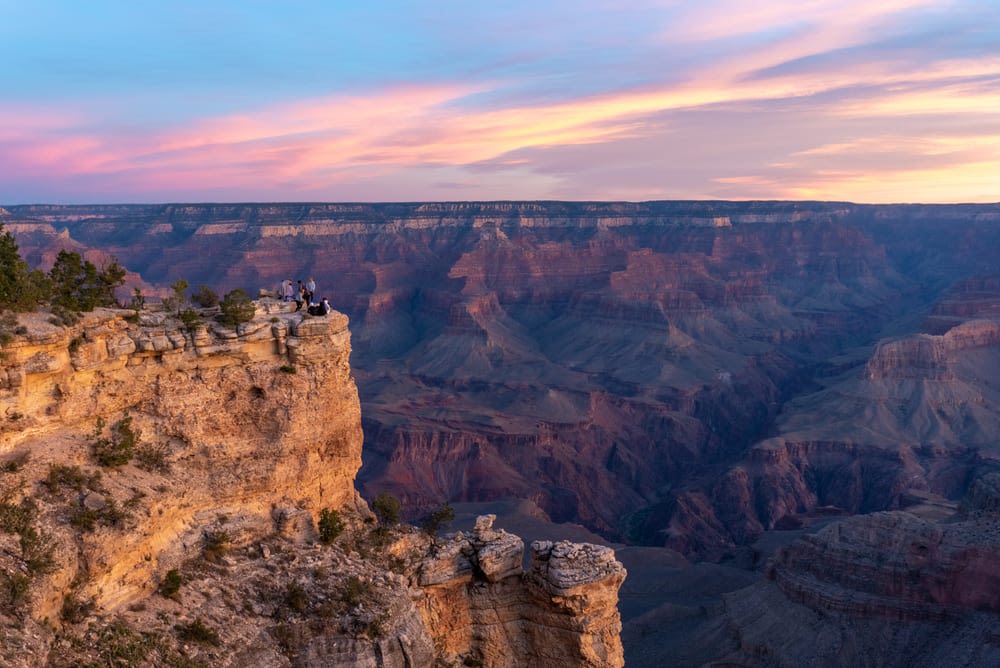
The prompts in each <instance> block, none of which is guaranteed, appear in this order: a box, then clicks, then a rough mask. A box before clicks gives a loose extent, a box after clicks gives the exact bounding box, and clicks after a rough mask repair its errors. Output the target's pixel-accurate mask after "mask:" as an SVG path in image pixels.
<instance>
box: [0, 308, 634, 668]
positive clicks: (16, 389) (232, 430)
mask: <svg viewBox="0 0 1000 668" xmlns="http://www.w3.org/2000/svg"><path fill="white" fill-rule="evenodd" d="M291 309H292V307H291V306H290V305H288V304H283V303H280V302H273V301H269V300H262V301H261V302H259V303H258V305H257V313H256V316H255V317H254V319H253V320H252V321H250V322H248V323H245V324H243V325H240V326H239V327H237V328H235V329H234V328H228V327H224V326H221V325H219V324H217V323H216V322H215V321H214V317H215V315H216V314H215V312H213V311H211V310H203V311H201V313H200V316H201V320H200V322H198V323H194V324H189V325H187V326H182V325H181V323H180V322H179V321H178V320H176V319H175V318H174V317H173V316H172V315H171V314H168V313H164V312H150V311H142V312H140V313H133V312H131V311H115V310H98V311H95V312H93V313H89V314H84V315H83V317H82V319H81V320H80V321H79V322H77V323H75V324H73V325H70V326H68V327H66V326H64V325H62V324H53V323H52V322H49V319H50V317H51V316H49V315H48V314H46V313H41V312H39V313H35V314H28V315H22V316H20V318H19V321H18V326H17V328H16V331H17V335H16V336H15V338H14V341H13V342H11V343H9V344H8V345H6V346H5V347H4V348H3V353H4V356H3V358H2V359H0V370H2V373H0V415H2V416H3V417H2V420H0V439H2V440H0V585H2V586H0V645H2V648H3V656H4V665H10V666H39V665H50V666H56V667H59V666H64V665H65V666H70V665H85V664H86V665H90V664H103V663H108V662H113V661H115V660H116V658H115V657H118V656H120V655H121V654H120V653H121V652H128V653H129V655H130V656H132V657H140V656H141V657H145V660H146V661H147V662H149V663H150V664H151V665H175V664H176V663H178V662H181V663H183V662H184V661H187V662H189V663H190V662H192V661H193V662H195V663H196V664H198V665H213V666H326V665H343V666H374V665H378V666H387V667H395V666H398V667H399V668H403V667H404V666H417V665H432V664H434V663H435V662H439V663H440V662H441V661H448V660H451V659H454V658H455V657H458V656H463V657H470V656H480V655H481V656H482V657H484V661H487V663H485V664H483V665H528V664H531V665H547V662H549V661H551V662H553V663H552V664H548V665H554V663H555V662H560V661H563V660H567V661H571V662H576V661H577V659H578V658H580V660H581V661H585V662H586V663H581V664H580V665H592V666H619V665H621V661H622V660H621V643H620V641H619V639H618V635H617V634H618V631H619V630H620V621H619V617H618V613H617V609H616V607H615V606H616V602H617V589H618V586H619V585H620V584H621V580H622V579H623V578H624V571H623V570H622V568H621V565H620V564H618V563H617V562H616V561H615V560H614V555H613V552H611V551H610V550H607V549H606V548H599V547H597V546H586V545H571V544H566V545H560V546H556V547H553V546H548V547H546V548H539V551H538V554H537V557H536V563H537V564H539V565H538V566H536V567H535V569H534V572H535V573H536V574H535V575H534V576H533V577H532V579H528V578H526V577H522V574H521V569H520V560H521V553H522V549H523V546H522V545H521V543H520V539H517V538H516V537H513V536H510V535H509V534H506V533H504V532H495V531H493V530H492V529H491V528H490V526H489V523H488V522H484V523H483V524H482V525H481V526H480V527H479V528H478V529H477V531H476V532H475V534H474V536H475V541H476V542H475V555H476V557H475V563H476V568H477V569H478V570H477V571H476V572H477V573H480V574H488V576H486V575H483V577H487V580H488V581H489V583H490V586H491V587H492V586H493V585H496V587H497V588H495V589H490V588H487V590H486V591H483V590H482V589H481V588H474V587H469V586H467V585H469V584H470V582H471V581H470V580H467V579H463V578H464V574H465V571H464V570H463V569H464V566H460V567H459V569H458V571H454V572H442V577H441V578H440V579H439V580H438V581H435V582H429V581H428V582H422V581H421V578H423V577H424V575H425V574H429V573H432V572H434V571H435V570H438V571H441V569H440V558H439V557H438V556H434V557H428V556H427V554H426V549H427V546H428V545H429V539H427V538H426V537H420V536H421V535H420V534H416V533H414V532H409V533H407V532H406V531H403V530H399V529H390V528H386V527H380V528H377V529H374V528H373V527H372V522H373V521H374V518H373V516H372V514H371V513H370V511H369V510H368V508H367V505H366V504H365V503H364V501H362V500H361V499H360V497H359V495H358V493H357V492H356V491H355V489H354V485H353V483H354V477H355V475H356V473H357V471H358V468H359V467H360V458H361V441H362V435H361V428H360V427H361V424H360V410H359V402H358V396H357V390H356V387H355V385H354V382H353V378H352V376H351V369H350V365H349V355H350V332H349V330H348V328H347V318H346V316H344V315H343V314H340V313H336V312H334V313H332V314H330V315H328V316H325V317H311V316H308V315H305V314H301V313H295V312H293V311H292V310H291ZM125 447H127V448H128V453H127V455H125V456H122V457H120V458H117V459H115V458H113V457H112V455H113V456H115V457H117V456H118V455H122V450H121V448H125ZM398 535H402V536H403V537H402V538H401V539H400V540H399V541H397V542H398V543H400V544H402V545H403V547H402V548H401V551H400V552H399V553H398V554H396V555H395V556H394V557H393V558H392V559H390V558H389V556H388V554H387V553H386V547H385V545H386V538H387V537H388V538H389V539H392V537H393V536H398ZM414 537H416V538H414ZM320 539H322V542H320ZM512 545H516V546H517V549H516V554H515V553H514V552H515V551H512V550H511V549H510V548H511V546H512ZM445 551H447V550H445ZM445 571H447V569H445ZM418 574H419V575H418ZM475 577H476V579H477V582H478V577H479V576H478V575H477V576H475ZM424 585H426V586H424ZM444 591H448V592H450V594H449V595H448V602H447V605H448V606H449V607H448V610H447V613H445V611H444V609H443V608H441V607H440V596H439V594H440V592H444ZM511 592H513V594H512V593H511ZM434 601H438V603H437V604H435V603H434ZM486 608H490V609H492V610H494V611H501V610H502V611H504V614H508V615H511V618H512V619H518V620H521V621H519V622H512V623H511V624H510V625H508V626H507V627H505V628H504V633H488V634H485V635H481V634H479V633H478V630H476V629H478V628H479V626H478V624H479V621H481V618H480V616H479V615H480V612H481V611H482V610H484V609H486ZM463 610H464V611H465V612H463ZM445 614H448V615H458V617H461V618H463V619H467V620H477V621H476V623H475V624H472V626H470V627H469V628H467V629H465V630H464V631H463V628H462V627H461V626H450V625H442V624H441V623H440V621H441V620H440V619H439V617H441V616H443V615H445ZM470 623H471V621H470ZM488 626H489V625H488V624H486V625H485V626H484V628H485V627H488ZM57 628H58V629H60V634H61V635H60V636H56V635H55V630H56V629H57ZM470 629H472V630H470ZM59 637H62V638H63V640H59ZM463 641H464V642H467V645H466V646H464V647H463V646H461V645H460V643H461V642H463ZM123 647H127V648H128V649H123ZM445 648H447V649H445ZM489 657H492V658H489ZM581 657H582V658H581ZM136 660H139V659H136ZM185 665H187V664H185Z"/></svg>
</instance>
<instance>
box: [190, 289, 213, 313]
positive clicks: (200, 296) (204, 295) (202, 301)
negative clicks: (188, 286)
mask: <svg viewBox="0 0 1000 668" xmlns="http://www.w3.org/2000/svg"><path fill="white" fill-rule="evenodd" d="M191 301H192V302H194V303H195V304H197V305H198V306H200V307H202V308H212V307H213V306H218V305H219V295H217V294H215V291H214V290H212V288H210V287H208V286H207V285H200V286H198V291H197V292H194V293H192V295H191Z"/></svg>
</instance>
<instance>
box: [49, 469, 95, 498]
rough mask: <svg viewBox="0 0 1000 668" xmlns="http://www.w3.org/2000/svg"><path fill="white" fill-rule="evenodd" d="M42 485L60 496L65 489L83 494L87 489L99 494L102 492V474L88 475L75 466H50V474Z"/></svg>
mask: <svg viewBox="0 0 1000 668" xmlns="http://www.w3.org/2000/svg"><path fill="white" fill-rule="evenodd" d="M42 484H44V485H45V486H46V487H48V489H49V492H50V493H52V494H58V493H59V492H60V491H61V490H62V488H64V487H69V488H70V489H72V490H73V491H76V492H82V491H83V490H85V489H89V490H91V491H94V492H99V491H101V472H100V471H94V472H93V473H87V472H86V471H84V470H83V469H81V468H80V467H79V466H77V465H75V464H74V465H73V466H67V465H65V464H49V474H48V476H46V478H45V479H44V480H43V481H42Z"/></svg>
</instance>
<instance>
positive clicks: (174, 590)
mask: <svg viewBox="0 0 1000 668" xmlns="http://www.w3.org/2000/svg"><path fill="white" fill-rule="evenodd" d="M182 584H184V576H182V575H181V574H180V571H178V570H177V569H176V568H171V569H170V570H169V571H167V574H166V575H164V576H163V581H162V582H160V588H159V592H160V596H163V597H165V598H172V599H176V598H177V594H178V592H180V590H181V585H182Z"/></svg>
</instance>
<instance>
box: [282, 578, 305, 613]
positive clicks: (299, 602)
mask: <svg viewBox="0 0 1000 668" xmlns="http://www.w3.org/2000/svg"><path fill="white" fill-rule="evenodd" d="M285 604H286V605H288V607H289V608H291V609H292V610H294V611H295V612H305V610H306V608H308V607H309V595H308V594H307V593H306V589H305V587H303V586H302V585H301V584H299V583H298V582H296V581H294V580H293V581H291V582H289V583H288V586H287V587H286V588H285Z"/></svg>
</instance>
